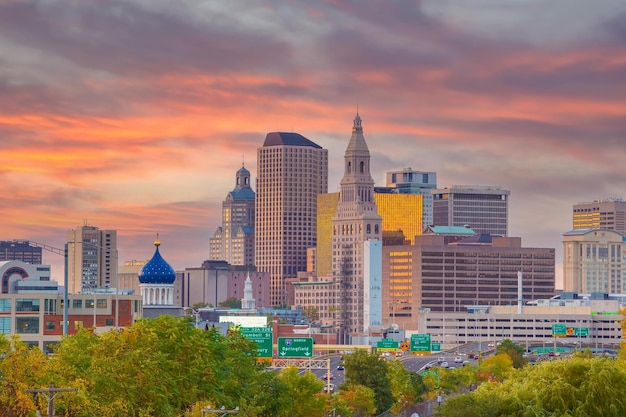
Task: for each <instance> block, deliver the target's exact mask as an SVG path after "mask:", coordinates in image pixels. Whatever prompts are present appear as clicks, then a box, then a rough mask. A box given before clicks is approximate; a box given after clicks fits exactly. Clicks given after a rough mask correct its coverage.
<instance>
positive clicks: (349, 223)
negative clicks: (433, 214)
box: [332, 113, 382, 335]
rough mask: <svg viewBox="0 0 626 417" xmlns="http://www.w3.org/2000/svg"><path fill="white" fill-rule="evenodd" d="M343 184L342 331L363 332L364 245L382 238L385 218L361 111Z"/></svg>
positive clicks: (336, 258)
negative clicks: (376, 194) (380, 211)
mask: <svg viewBox="0 0 626 417" xmlns="http://www.w3.org/2000/svg"><path fill="white" fill-rule="evenodd" d="M340 185H341V190H340V195H339V204H338V205H337V214H336V215H335V217H334V218H333V239H332V243H333V246H332V257H333V258H332V259H333V264H332V271H333V276H334V278H335V280H337V281H338V282H339V291H340V299H339V304H340V305H339V309H340V311H341V322H340V333H341V334H343V335H347V334H350V335H360V334H361V333H362V332H363V331H364V329H365V324H364V309H365V305H364V295H363V294H364V260H365V254H364V246H365V245H364V244H365V242H366V241H371V240H378V241H382V218H381V217H380V216H379V215H378V210H377V208H376V201H375V199H374V180H373V179H372V176H371V174H370V152H369V149H368V147H367V143H366V142H365V138H364V137H363V127H362V126H361V117H359V114H358V113H357V115H356V117H355V118H354V126H353V127H352V136H351V137H350V142H349V143H348V147H347V149H346V152H345V154H344V174H343V178H342V179H341V182H340Z"/></svg>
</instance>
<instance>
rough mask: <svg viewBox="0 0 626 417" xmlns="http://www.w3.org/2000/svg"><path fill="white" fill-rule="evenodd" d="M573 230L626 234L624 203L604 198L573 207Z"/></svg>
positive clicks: (621, 200)
mask: <svg viewBox="0 0 626 417" xmlns="http://www.w3.org/2000/svg"><path fill="white" fill-rule="evenodd" d="M573 224H574V230H578V229H589V228H591V229H608V230H615V231H618V232H620V233H625V234H626V201H624V200H623V199H621V198H605V199H602V200H596V201H593V202H590V203H578V204H574V207H573Z"/></svg>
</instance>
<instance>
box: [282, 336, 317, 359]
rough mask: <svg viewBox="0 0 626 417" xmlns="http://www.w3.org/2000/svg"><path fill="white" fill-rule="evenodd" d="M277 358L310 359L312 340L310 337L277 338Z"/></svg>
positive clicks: (311, 355)
mask: <svg viewBox="0 0 626 417" xmlns="http://www.w3.org/2000/svg"><path fill="white" fill-rule="evenodd" d="M278 357H279V358H312V357H313V338H312V337H279V338H278Z"/></svg>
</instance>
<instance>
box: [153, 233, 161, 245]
mask: <svg viewBox="0 0 626 417" xmlns="http://www.w3.org/2000/svg"><path fill="white" fill-rule="evenodd" d="M156 235H157V238H156V240H155V241H154V246H156V247H157V248H158V247H159V246H161V242H160V241H159V233H158V232H157V234H156Z"/></svg>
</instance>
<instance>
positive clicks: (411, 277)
mask: <svg viewBox="0 0 626 417" xmlns="http://www.w3.org/2000/svg"><path fill="white" fill-rule="evenodd" d="M457 230H458V231H459V232H460V235H459V239H453V240H452V241H450V243H446V241H447V240H448V239H447V237H448V236H446V235H445V234H429V235H422V236H418V237H417V238H416V239H415V244H414V245H406V246H387V247H383V284H382V287H383V297H382V300H383V303H382V307H383V320H388V323H396V324H397V325H398V326H400V327H402V328H405V329H411V330H415V327H414V326H415V325H416V323H417V318H418V311H420V310H422V311H432V312H440V311H443V312H460V311H466V310H467V309H468V307H469V306H472V305H482V306H487V305H496V304H500V305H507V304H509V305H517V302H518V300H519V296H520V293H519V288H520V287H519V278H520V277H519V273H520V272H521V274H522V277H521V278H522V300H523V302H524V303H525V302H527V301H531V300H536V299H539V298H549V297H551V296H553V295H554V293H555V288H554V284H555V273H554V268H555V258H554V253H555V250H554V249H553V248H527V247H522V239H521V238H519V237H496V236H491V235H486V234H482V235H474V236H468V233H471V231H468V230H461V228H459V229H457ZM451 232H452V230H451ZM464 236H467V237H465V238H463V237H464Z"/></svg>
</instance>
